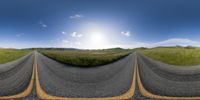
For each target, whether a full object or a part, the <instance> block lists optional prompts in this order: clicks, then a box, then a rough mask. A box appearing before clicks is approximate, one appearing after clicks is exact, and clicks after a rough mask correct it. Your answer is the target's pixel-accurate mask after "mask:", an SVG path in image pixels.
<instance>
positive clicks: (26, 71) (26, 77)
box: [0, 54, 34, 96]
mask: <svg viewBox="0 0 200 100" xmlns="http://www.w3.org/2000/svg"><path fill="white" fill-rule="evenodd" d="M33 56H34V54H29V55H26V56H24V57H22V58H20V59H18V60H16V61H13V62H9V63H6V64H0V96H11V95H16V94H19V93H21V92H23V91H24V90H25V89H26V88H27V87H28V85H29V82H30V80H31V75H32V68H33Z"/></svg>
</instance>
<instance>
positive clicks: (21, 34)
mask: <svg viewBox="0 0 200 100" xmlns="http://www.w3.org/2000/svg"><path fill="white" fill-rule="evenodd" d="M23 35H24V33H19V34H16V37H22V36H23Z"/></svg>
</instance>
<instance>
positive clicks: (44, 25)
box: [39, 21, 47, 28]
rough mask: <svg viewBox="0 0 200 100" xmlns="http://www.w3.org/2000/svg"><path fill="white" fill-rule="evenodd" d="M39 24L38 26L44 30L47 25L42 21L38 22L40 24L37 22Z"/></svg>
mask: <svg viewBox="0 0 200 100" xmlns="http://www.w3.org/2000/svg"><path fill="white" fill-rule="evenodd" d="M39 24H40V25H41V26H42V27H44V28H46V27H47V25H46V24H44V23H43V22H42V21H40V22H39Z"/></svg>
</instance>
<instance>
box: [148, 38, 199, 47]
mask: <svg viewBox="0 0 200 100" xmlns="http://www.w3.org/2000/svg"><path fill="white" fill-rule="evenodd" d="M175 45H181V46H188V45H192V46H198V45H199V42H197V41H192V40H190V39H186V38H172V39H168V40H164V41H161V42H157V43H152V46H175Z"/></svg>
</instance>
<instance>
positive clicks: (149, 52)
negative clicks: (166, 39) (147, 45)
mask: <svg viewBox="0 0 200 100" xmlns="http://www.w3.org/2000/svg"><path fill="white" fill-rule="evenodd" d="M139 51H140V52H142V53H143V54H144V55H146V56H148V57H151V58H153V59H155V60H159V61H161V62H164V63H168V64H172V65H180V66H192V65H199V64H200V48H195V47H190V46H188V47H180V46H176V47H157V48H152V49H142V50H139Z"/></svg>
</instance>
